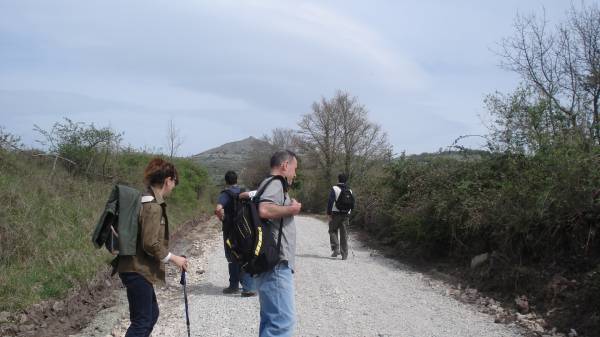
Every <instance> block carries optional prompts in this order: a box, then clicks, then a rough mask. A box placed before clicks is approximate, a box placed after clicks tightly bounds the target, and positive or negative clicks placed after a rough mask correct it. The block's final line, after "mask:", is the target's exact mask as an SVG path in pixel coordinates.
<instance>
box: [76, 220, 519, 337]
mask: <svg viewBox="0 0 600 337" xmlns="http://www.w3.org/2000/svg"><path fill="white" fill-rule="evenodd" d="M210 221H215V219H214V218H213V219H211V220H210ZM213 225H214V224H213ZM213 227H216V226H213ZM297 228H298V249H297V270H296V274H295V286H296V309H297V314H298V322H297V326H296V336H444V337H446V336H521V334H520V332H519V330H518V329H517V328H516V327H515V326H514V325H513V326H507V325H503V324H495V323H494V318H493V317H492V316H489V315H485V314H482V313H480V312H478V311H477V310H476V308H475V307H473V306H470V305H467V304H463V303H461V302H459V301H457V300H455V299H453V298H451V297H449V296H448V295H447V292H448V287H447V286H446V285H445V284H443V283H441V282H437V281H432V280H430V279H428V278H427V277H425V276H423V275H422V274H420V273H415V272H412V271H409V269H408V268H406V267H405V266H403V265H401V264H399V263H397V262H394V261H392V260H389V259H386V258H384V257H381V256H379V255H378V254H377V253H376V252H373V251H371V250H368V249H366V248H364V247H362V246H360V245H359V244H358V243H357V242H356V241H354V240H351V246H352V247H353V250H352V252H351V253H350V257H349V259H348V260H347V261H342V260H340V259H336V260H334V259H332V258H330V257H329V254H330V252H329V243H328V236H327V226H326V224H325V223H324V222H323V221H320V220H317V219H314V218H310V217H298V218H297ZM188 239H189V238H188ZM200 245H202V250H203V251H205V254H190V255H191V266H192V267H191V270H190V273H189V277H188V278H189V286H188V297H189V300H190V315H191V332H192V336H256V335H257V334H258V332H257V331H258V319H259V308H258V300H257V298H256V297H252V298H241V297H240V296H239V295H237V296H233V295H227V296H226V295H223V294H222V293H221V290H222V288H224V287H225V286H226V285H227V265H226V262H225V258H224V254H223V249H222V243H221V238H220V233H218V232H217V231H216V230H213V231H212V232H211V234H210V235H208V236H205V237H204V238H203V240H202V241H201V242H199V241H196V240H193V239H192V240H188V241H187V243H186V249H187V250H191V251H194V249H196V250H198V251H199V247H200ZM178 280H179V275H177V272H176V271H175V270H173V269H171V270H170V271H169V275H168V283H169V286H168V287H167V288H164V289H158V291H157V293H158V297H159V305H160V308H161V315H160V319H159V321H158V323H157V326H156V327H155V330H154V332H153V336H173V337H175V336H186V326H185V318H184V311H183V298H182V292H181V287H180V286H179V284H178ZM127 325H128V321H127V319H126V318H125V319H123V320H122V321H121V322H120V323H119V324H118V325H117V327H116V328H114V329H113V331H111V332H112V333H113V335H114V336H122V335H124V330H125V328H126V327H127ZM90 328H91V327H90ZM111 332H108V333H104V334H103V335H102V334H100V332H99V331H97V333H93V334H89V335H86V334H80V335H78V336H90V335H94V336H102V337H104V336H106V335H107V334H110V333H111Z"/></svg>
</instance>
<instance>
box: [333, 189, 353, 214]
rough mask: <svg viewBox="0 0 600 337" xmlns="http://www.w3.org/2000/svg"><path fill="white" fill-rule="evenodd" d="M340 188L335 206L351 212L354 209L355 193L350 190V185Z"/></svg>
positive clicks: (342, 210)
mask: <svg viewBox="0 0 600 337" xmlns="http://www.w3.org/2000/svg"><path fill="white" fill-rule="evenodd" d="M340 189H341V191H340V195H339V196H338V198H337V199H336V200H335V207H336V208H337V209H338V210H340V212H350V211H351V210H352V209H354V195H352V191H350V189H349V188H348V186H345V185H344V186H340Z"/></svg>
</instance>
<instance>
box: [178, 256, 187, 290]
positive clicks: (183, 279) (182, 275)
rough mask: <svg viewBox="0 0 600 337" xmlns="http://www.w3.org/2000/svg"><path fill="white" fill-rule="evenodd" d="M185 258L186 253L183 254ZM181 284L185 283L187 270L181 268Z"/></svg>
mask: <svg viewBox="0 0 600 337" xmlns="http://www.w3.org/2000/svg"><path fill="white" fill-rule="evenodd" d="M181 256H182V257H184V258H187V257H186V256H185V255H181ZM179 284H181V285H185V270H183V269H181V280H180V281H179Z"/></svg>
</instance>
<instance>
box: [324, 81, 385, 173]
mask: <svg viewBox="0 0 600 337" xmlns="http://www.w3.org/2000/svg"><path fill="white" fill-rule="evenodd" d="M333 101H334V104H335V107H334V110H335V111H336V114H337V115H338V116H339V122H338V128H339V134H340V138H341V143H340V150H341V153H342V157H343V159H342V164H343V168H344V172H345V173H346V174H347V175H348V176H349V177H352V176H353V175H354V173H355V172H357V171H364V170H365V169H366V165H367V164H368V163H372V162H374V161H375V160H377V159H383V158H386V157H391V152H392V149H391V146H390V145H389V143H388V140H387V134H386V133H385V132H384V131H383V130H382V129H381V126H379V125H377V124H375V123H372V122H370V121H369V119H368V111H367V109H366V107H365V106H364V105H362V104H360V102H359V101H358V98H357V97H351V96H350V95H349V94H348V93H347V92H343V91H338V92H337V93H336V95H335V97H334V98H333Z"/></svg>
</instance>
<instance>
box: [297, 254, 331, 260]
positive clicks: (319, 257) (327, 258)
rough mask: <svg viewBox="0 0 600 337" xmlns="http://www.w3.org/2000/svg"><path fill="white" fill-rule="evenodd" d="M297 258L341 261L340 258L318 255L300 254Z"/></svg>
mask: <svg viewBox="0 0 600 337" xmlns="http://www.w3.org/2000/svg"><path fill="white" fill-rule="evenodd" d="M296 257H307V258H309V259H326V260H336V259H337V260H339V258H335V257H330V256H323V255H317V254H298V255H296Z"/></svg>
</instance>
